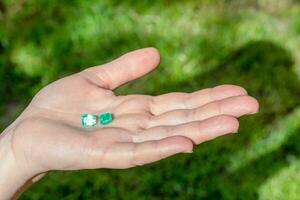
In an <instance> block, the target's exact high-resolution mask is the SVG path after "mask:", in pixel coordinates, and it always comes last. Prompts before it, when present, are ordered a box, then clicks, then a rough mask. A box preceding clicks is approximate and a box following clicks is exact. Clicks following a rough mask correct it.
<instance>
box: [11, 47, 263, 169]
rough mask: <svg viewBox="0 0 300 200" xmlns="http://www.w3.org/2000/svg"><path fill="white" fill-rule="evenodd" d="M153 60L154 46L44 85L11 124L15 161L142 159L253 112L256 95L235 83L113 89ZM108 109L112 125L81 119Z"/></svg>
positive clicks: (53, 165)
mask: <svg viewBox="0 0 300 200" xmlns="http://www.w3.org/2000/svg"><path fill="white" fill-rule="evenodd" d="M158 63H159V54H158V52H157V50H156V49H154V48H146V49H141V50H137V51H133V52H130V53H128V54H125V55H123V56H121V57H120V58H118V59H117V60H115V61H112V62H111V63H107V64H105V65H102V66H97V67H92V68H88V69H87V70H84V71H83V72H80V73H78V74H74V75H72V76H69V77H66V78H63V79H61V80H58V81H56V82H54V83H52V84H50V85H49V86H47V87H46V88H44V89H43V90H41V91H40V92H39V93H38V94H37V95H36V97H35V98H34V99H33V101H32V102H31V104H30V105H29V106H28V108H27V109H26V110H25V111H24V113H23V114H22V115H21V117H20V118H19V119H18V123H16V125H15V127H14V134H13V137H12V141H11V142H12V145H11V146H12V148H13V152H14V154H15V157H16V159H17V160H19V162H21V163H22V165H23V166H24V167H25V168H27V169H30V170H32V169H33V171H34V173H36V174H37V173H41V172H45V171H49V170H74V169H90V168H128V167H133V166H137V165H143V164H146V163H150V162H154V161H157V160H160V159H163V158H166V157H168V156H171V155H174V154H177V153H180V152H192V149H193V145H194V144H199V143H201V142H204V141H207V140H211V139H214V138H216V137H217V136H221V135H225V134H228V133H232V132H236V131H237V130H238V121H237V119H236V118H237V117H240V116H242V115H246V114H254V113H256V112H257V110H258V103H257V101H256V100H255V99H254V98H252V97H250V96H248V95H247V92H246V91H245V90H244V89H243V88H241V87H239V86H232V85H223V86H218V87H215V88H211V89H204V90H200V91H196V92H193V93H169V94H164V95H160V96H147V95H128V96H116V95H115V94H114V93H113V92H112V90H113V89H115V88H117V87H118V86H120V85H122V84H124V83H126V82H128V81H130V80H134V79H136V78H139V77H141V76H143V75H145V74H147V73H148V72H150V71H152V70H153V69H155V67H156V66H157V65H158ZM105 112H110V113H113V116H114V120H113V122H112V123H111V124H109V125H105V126H103V125H97V126H96V127H93V128H86V127H83V126H82V125H81V116H82V115H83V114H86V113H90V114H96V115H100V114H101V113H105Z"/></svg>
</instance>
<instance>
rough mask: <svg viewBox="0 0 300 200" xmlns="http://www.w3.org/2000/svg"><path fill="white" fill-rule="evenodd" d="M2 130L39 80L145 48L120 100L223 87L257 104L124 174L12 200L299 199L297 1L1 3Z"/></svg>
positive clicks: (103, 174) (68, 176) (62, 182)
mask: <svg viewBox="0 0 300 200" xmlns="http://www.w3.org/2000/svg"><path fill="white" fill-rule="evenodd" d="M0 10H1V12H0V80H1V87H0V95H1V98H0V112H1V117H0V126H1V128H2V129H4V127H5V126H6V125H7V124H9V123H10V122H11V121H12V120H13V119H14V118H15V117H16V116H17V115H18V114H19V113H20V112H21V110H22V109H23V108H24V106H26V104H28V103H29V101H30V99H31V98H32V96H33V95H34V94H35V93H36V91H38V90H39V89H40V88H41V87H43V86H44V85H46V84H48V83H50V82H51V81H53V80H56V79H58V78H60V77H63V76H66V75H68V74H72V73H74V72H77V71H80V70H82V69H84V68H86V67H88V66H93V65H97V64H101V63H105V62H107V61H109V60H111V59H113V58H115V57H117V56H119V55H121V54H123V53H125V52H127V51H130V50H133V49H137V48H142V47H146V46H154V47H156V48H158V49H159V50H160V52H161V56H162V61H161V65H160V67H159V69H158V70H157V71H156V72H154V73H152V74H151V75H149V76H147V77H145V78H142V79H140V80H138V81H136V82H133V83H130V84H128V85H126V86H124V87H122V88H120V89H118V90H117V93H118V94H127V93H147V94H154V95H157V94H161V93H164V92H171V91H186V92H189V91H193V90H197V89H200V88H204V87H213V86H215V85H218V84H223V83H230V84H239V85H242V86H244V87H245V88H246V89H247V90H248V91H249V93H250V94H251V95H254V96H255V97H256V98H257V99H258V100H259V101H260V104H261V112H260V114H259V115H257V116H253V117H247V118H245V119H242V120H241V129H240V132H239V133H238V134H236V135H234V136H229V137H224V138H220V139H217V140H215V141H212V142H207V143H205V144H202V145H200V146H199V147H197V148H196V149H195V151H194V154H192V155H178V156H176V157H174V158H170V159H167V160H164V161H161V162H159V163H155V164H152V165H148V166H143V167H138V168H135V169H128V170H87V171H81V172H55V173H51V174H50V175H49V176H48V177H47V178H45V179H43V180H42V181H41V182H39V183H38V184H36V185H34V186H33V187H32V188H31V189H30V190H29V191H27V192H25V193H24V195H23V196H22V198H21V199H99V198H101V199H228V200H229V199H230V200H231V199H246V200H250V199H262V200H274V199H278V200H279V199H280V200H281V199H291V200H293V199H300V164H299V153H300V147H299V142H300V133H299V130H300V120H299V119H300V111H299V110H300V108H299V102H300V98H299V97H300V81H299V75H300V3H299V2H298V1H296V0H284V1H277V0H242V1H233V0H219V1H218V0H207V1H205V0H199V1H196V0H195V1H193V0H188V1H171V0H161V1H147V0H142V1H132V0H126V1H122V2H120V1H116V0H90V1H84V0H75V1H71V0H66V1H58V0H53V1H47V0H39V1H38V0H32V1H23V0H14V1H13V0H4V1H3V2H1V3H0Z"/></svg>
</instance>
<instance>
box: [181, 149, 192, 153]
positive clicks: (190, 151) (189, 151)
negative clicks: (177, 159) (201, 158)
mask: <svg viewBox="0 0 300 200" xmlns="http://www.w3.org/2000/svg"><path fill="white" fill-rule="evenodd" d="M182 153H193V149H192V150H187V151H184V152H182Z"/></svg>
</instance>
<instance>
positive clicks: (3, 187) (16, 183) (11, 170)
mask: <svg viewBox="0 0 300 200" xmlns="http://www.w3.org/2000/svg"><path fill="white" fill-rule="evenodd" d="M11 137H12V134H11V133H10V132H4V133H2V134H1V135H0V160H1V162H0V163H1V164H0V199H10V198H12V197H13V196H14V194H15V193H16V192H17V191H18V190H19V189H20V188H22V186H23V185H24V184H25V183H26V182H27V181H28V180H29V179H31V177H33V176H34V175H33V174H29V173H27V172H25V171H24V168H22V166H20V165H19V163H18V162H17V161H16V159H15V156H14V153H13V150H12V148H11Z"/></svg>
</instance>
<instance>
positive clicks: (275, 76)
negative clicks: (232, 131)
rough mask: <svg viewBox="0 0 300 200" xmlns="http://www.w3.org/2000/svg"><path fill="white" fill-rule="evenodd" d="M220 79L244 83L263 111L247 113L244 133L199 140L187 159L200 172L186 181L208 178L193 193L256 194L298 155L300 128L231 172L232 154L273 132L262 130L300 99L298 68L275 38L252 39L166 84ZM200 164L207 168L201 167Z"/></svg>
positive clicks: (193, 85) (188, 86) (192, 85)
mask: <svg viewBox="0 0 300 200" xmlns="http://www.w3.org/2000/svg"><path fill="white" fill-rule="evenodd" d="M219 84H237V85H241V86H243V87H245V88H246V89H247V90H248V91H249V93H250V94H251V95H253V96H255V97H256V98H257V99H258V100H259V102H260V105H261V111H260V114H258V115H256V116H253V117H247V119H246V120H244V119H242V123H241V130H240V133H241V134H238V135H236V136H233V137H229V138H228V137H227V138H221V139H218V140H217V141H214V142H210V143H209V144H203V145H200V147H199V148H198V150H197V151H196V156H195V157H193V156H192V157H190V158H189V159H188V160H186V164H189V165H186V166H189V167H188V168H187V170H188V171H191V172H193V173H195V174H193V175H191V176H190V177H189V178H187V179H186V181H187V183H186V185H187V186H191V187H195V188H197V187H198V188H199V184H200V185H201V183H202V184H203V186H202V188H201V189H200V190H203V193H197V192H195V193H194V192H192V193H191V195H190V196H191V197H193V198H196V197H198V198H205V199H206V198H207V199H257V198H258V196H257V195H258V194H257V191H258V188H259V187H260V185H261V184H262V183H263V182H264V181H265V180H267V179H268V178H269V177H270V176H272V175H273V174H274V173H276V172H277V171H278V170H280V169H282V168H283V167H285V166H286V165H287V164H288V162H287V159H286V157H287V156H288V155H290V154H293V155H299V151H300V149H299V145H298V142H299V141H300V135H299V134H298V131H295V132H293V133H292V134H290V138H288V139H287V140H286V141H285V143H284V144H282V146H281V147H280V148H278V149H276V150H274V151H272V152H270V153H267V154H265V155H263V156H261V157H258V158H257V159H255V160H254V161H252V162H250V163H248V164H247V165H246V166H243V167H242V168H240V169H237V170H236V171H233V172H231V171H230V170H229V169H228V167H227V166H229V165H230V161H229V158H230V156H231V155H232V154H234V153H236V152H238V151H240V150H243V149H244V148H245V147H247V146H249V145H250V146H251V143H252V142H253V141H254V140H255V139H257V138H258V139H262V138H264V137H267V136H268V134H272V133H266V132H263V131H261V130H263V129H265V127H266V126H269V125H272V124H275V123H276V120H279V117H280V118H282V117H283V116H286V115H287V114H289V113H290V112H291V111H292V110H293V109H294V108H296V107H297V106H298V105H299V97H300V82H299V80H298V78H297V76H296V74H295V73H294V72H293V59H292V56H291V54H290V53H289V52H288V51H287V50H285V49H284V48H282V47H280V46H278V45H276V44H274V43H272V42H270V41H253V42H249V43H248V44H246V45H244V46H242V47H241V48H239V49H237V50H235V51H233V52H232V53H231V54H230V55H229V56H228V57H227V58H226V59H225V60H224V62H223V63H222V64H220V65H219V66H217V67H216V68H215V69H213V70H211V71H209V72H207V73H206V74H202V75H200V76H196V77H194V78H193V79H192V80H189V81H187V82H184V83H179V84H175V85H164V86H162V88H176V90H185V91H193V90H196V89H198V88H199V87H200V88H202V87H212V86H215V85H219ZM259 134H261V135H259ZM195 160H196V161H195ZM203 162H205V165H203ZM197 167H198V168H201V167H205V169H201V170H198V172H197V170H196V169H197ZM191 183H192V184H191ZM178 195H179V194H178Z"/></svg>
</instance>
